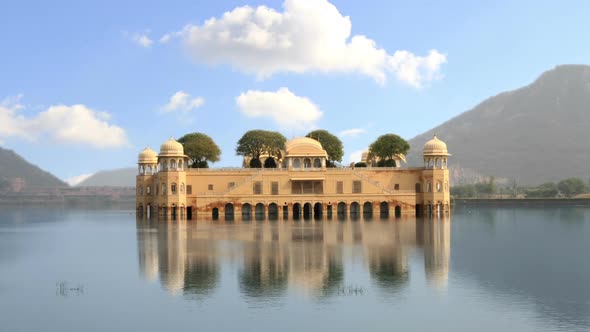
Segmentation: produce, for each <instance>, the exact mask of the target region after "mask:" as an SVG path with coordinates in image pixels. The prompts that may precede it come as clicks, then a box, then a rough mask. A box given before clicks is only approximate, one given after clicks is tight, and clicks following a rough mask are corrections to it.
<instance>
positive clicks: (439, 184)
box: [436, 182, 443, 193]
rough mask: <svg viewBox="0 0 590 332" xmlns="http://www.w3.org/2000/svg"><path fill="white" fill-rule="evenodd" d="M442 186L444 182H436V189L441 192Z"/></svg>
mask: <svg viewBox="0 0 590 332" xmlns="http://www.w3.org/2000/svg"><path fill="white" fill-rule="evenodd" d="M442 188H443V186H442V183H441V182H437V183H436V191H437V192H439V193H440V192H442Z"/></svg>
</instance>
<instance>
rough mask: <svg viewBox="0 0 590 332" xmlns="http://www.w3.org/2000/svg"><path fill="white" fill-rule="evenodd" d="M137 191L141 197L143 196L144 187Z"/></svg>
mask: <svg viewBox="0 0 590 332" xmlns="http://www.w3.org/2000/svg"><path fill="white" fill-rule="evenodd" d="M137 191H138V193H139V195H140V196H141V195H143V187H141V186H140V187H139V188H137Z"/></svg>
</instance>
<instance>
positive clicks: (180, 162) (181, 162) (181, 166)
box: [178, 159, 184, 171]
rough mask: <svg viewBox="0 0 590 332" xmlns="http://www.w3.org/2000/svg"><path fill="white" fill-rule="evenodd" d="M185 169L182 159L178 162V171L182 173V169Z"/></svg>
mask: <svg viewBox="0 0 590 332" xmlns="http://www.w3.org/2000/svg"><path fill="white" fill-rule="evenodd" d="M183 167H184V162H183V161H182V159H180V160H179V161H178V169H179V170H181V171H182V168H183Z"/></svg>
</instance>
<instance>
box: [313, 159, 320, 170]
mask: <svg viewBox="0 0 590 332" xmlns="http://www.w3.org/2000/svg"><path fill="white" fill-rule="evenodd" d="M313 167H314V168H322V161H321V160H320V158H315V159H314V160H313Z"/></svg>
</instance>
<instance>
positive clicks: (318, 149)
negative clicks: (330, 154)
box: [285, 137, 327, 157]
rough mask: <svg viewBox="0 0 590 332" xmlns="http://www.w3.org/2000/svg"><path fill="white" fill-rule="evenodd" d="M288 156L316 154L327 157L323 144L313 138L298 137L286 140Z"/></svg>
mask: <svg viewBox="0 0 590 332" xmlns="http://www.w3.org/2000/svg"><path fill="white" fill-rule="evenodd" d="M285 152H286V153H287V156H316V157H319V156H321V157H326V156H327V154H326V151H325V150H324V149H323V148H322V144H320V142H318V141H316V140H315V139H313V138H309V137H297V138H294V139H292V140H288V141H287V142H285Z"/></svg>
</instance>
